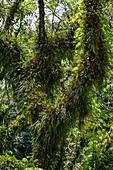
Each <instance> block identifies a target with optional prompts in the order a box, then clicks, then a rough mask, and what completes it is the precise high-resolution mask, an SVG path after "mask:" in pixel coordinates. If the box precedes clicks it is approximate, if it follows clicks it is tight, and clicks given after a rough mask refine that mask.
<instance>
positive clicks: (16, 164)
mask: <svg viewBox="0 0 113 170" xmlns="http://www.w3.org/2000/svg"><path fill="white" fill-rule="evenodd" d="M35 164H36V163H29V162H28V159H27V158H23V159H22V160H21V161H20V160H18V159H16V158H15V156H14V155H12V152H11V151H9V152H8V153H5V154H3V155H0V169H1V170H9V169H15V170H41V168H38V167H37V166H35Z"/></svg>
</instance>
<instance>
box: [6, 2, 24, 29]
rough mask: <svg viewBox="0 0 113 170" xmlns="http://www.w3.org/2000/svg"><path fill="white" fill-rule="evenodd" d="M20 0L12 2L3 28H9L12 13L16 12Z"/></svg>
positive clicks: (12, 17)
mask: <svg viewBox="0 0 113 170" xmlns="http://www.w3.org/2000/svg"><path fill="white" fill-rule="evenodd" d="M20 2H21V0H16V1H15V2H14V4H13V6H12V7H11V9H10V12H9V15H8V16H7V18H6V22H5V27H4V29H5V30H9V27H10V25H11V23H12V21H13V19H14V15H15V13H16V12H17V10H18V8H19V4H20Z"/></svg>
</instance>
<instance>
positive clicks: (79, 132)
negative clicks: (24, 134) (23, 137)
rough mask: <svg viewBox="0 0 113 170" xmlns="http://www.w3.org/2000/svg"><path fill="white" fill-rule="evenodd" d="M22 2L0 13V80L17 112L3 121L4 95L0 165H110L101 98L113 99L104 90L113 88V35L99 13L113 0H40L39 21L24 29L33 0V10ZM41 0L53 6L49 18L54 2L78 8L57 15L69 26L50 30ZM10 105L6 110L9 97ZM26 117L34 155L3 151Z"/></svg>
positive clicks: (0, 113)
mask: <svg viewBox="0 0 113 170" xmlns="http://www.w3.org/2000/svg"><path fill="white" fill-rule="evenodd" d="M72 2H73V3H75V1H72ZM27 3H28V6H29V2H27ZM27 3H26V2H21V1H19V0H15V2H14V3H13V5H10V8H9V9H8V11H5V9H4V8H3V11H2V12H1V16H2V17H1V18H3V19H1V20H2V22H3V24H2V25H1V27H0V44H1V46H0V80H1V82H4V81H6V82H7V83H8V89H7V93H8V94H10V93H11V98H12V99H11V100H12V101H13V103H15V105H16V109H17V110H18V111H19V115H18V116H17V118H16V119H15V120H14V121H13V122H11V123H10V124H8V126H6V125H5V123H4V119H5V118H4V115H8V114H9V113H8V110H7V108H5V106H4V107H3V103H2V102H1V104H0V125H1V126H0V153H1V156H0V161H1V163H0V168H1V169H8V168H9V169H12V168H15V169H18V168H20V169H33V168H34V169H38V167H40V168H43V169H76V168H78V169H100V168H101V169H102V168H103V169H110V170H111V168H112V167H113V159H112V158H113V148H112V143H113V124H112V120H113V117H112V114H111V112H110V113H109V110H108V109H107V107H106V104H105V103H104V100H105V98H107V99H109V100H110V101H111V102H110V103H112V99H111V98H112V95H111V96H110V95H106V94H105V92H107V94H110V93H112V90H113V89H112V86H111V84H112V71H111V68H112V45H113V44H112V40H113V39H112V35H113V34H112V28H110V27H111V25H109V22H108V18H107V16H104V14H105V11H107V10H108V11H110V10H111V11H112V1H110V0H109V1H108V0H106V1H103V0H98V1H97V0H82V1H80V2H77V3H76V5H75V4H74V5H72V4H71V2H70V3H69V2H68V1H58V2H56V1H54V2H51V1H49V2H46V1H43V0H39V1H38V9H39V22H38V26H37V25H36V28H35V31H34V30H33V29H32V28H31V27H29V29H28V30H27V31H28V33H27V31H26V30H25V28H26V20H27V18H26V16H28V15H29V14H30V15H31V14H32V15H33V10H34V11H35V10H36V6H35V5H34V3H33V1H31V3H32V5H31V4H30V5H31V6H32V8H33V9H31V8H30V7H29V8H28V9H26V5H27ZM44 3H46V5H47V6H48V7H49V8H50V9H54V11H53V13H52V14H53V20H54V17H55V15H56V14H55V9H56V8H57V5H58V4H63V5H64V7H65V8H64V9H65V13H66V14H67V12H68V11H67V9H68V8H69V9H70V8H71V10H73V8H76V13H75V14H74V16H72V17H69V15H67V18H65V19H64V22H63V23H62V24H61V21H59V23H58V25H61V27H64V28H66V29H64V30H63V31H64V32H63V33H58V32H57V29H58V28H59V30H60V29H61V28H60V26H59V27H58V28H57V29H55V28H54V27H55V24H54V23H53V20H52V24H51V32H50V30H49V22H47V21H45V18H46V17H45V6H44ZM2 5H4V3H3V4H2ZM55 5H56V6H55ZM66 5H67V7H68V8H67V7H66ZM51 6H52V7H51ZM72 7H73V8H72ZM106 7H108V8H107V9H106ZM69 12H70V11H69ZM5 13H6V14H7V15H6V17H5ZM68 14H69V13H68ZM4 17H5V20H4ZM14 21H15V22H14ZM46 22H47V23H46ZM66 22H67V25H66V26H64V25H65V23H66ZM16 24H17V26H16ZM27 24H29V21H28V22H27ZM63 24H64V25H63ZM18 25H19V26H18ZM24 27H25V28H24ZM48 30H49V31H48ZM65 30H66V31H65ZM25 31H26V32H25ZM60 32H61V31H60ZM108 82H109V84H110V87H108V86H107V85H106V84H107V83H108ZM10 91H11V92H10ZM96 96H98V98H97V99H96ZM1 101H2V100H1ZM5 105H6V103H5ZM7 105H8V108H9V112H10V111H11V109H12V103H11V101H9V103H8V104H7ZM101 107H102V109H100V108H101ZM111 107H112V104H111ZM6 119H7V118H6ZM104 119H105V120H107V122H105V120H104ZM26 122H29V123H30V124H31V125H32V127H33V131H34V134H33V139H32V145H33V146H32V147H33V149H32V156H31V157H28V158H23V159H22V161H19V160H17V159H16V158H15V157H14V156H11V155H10V153H9V154H8V153H7V151H8V148H9V146H10V144H11V143H12V141H13V139H14V138H15V137H16V135H17V134H18V133H19V132H20V131H21V129H22V128H23V127H24V126H25V125H26ZM97 122H98V123H97Z"/></svg>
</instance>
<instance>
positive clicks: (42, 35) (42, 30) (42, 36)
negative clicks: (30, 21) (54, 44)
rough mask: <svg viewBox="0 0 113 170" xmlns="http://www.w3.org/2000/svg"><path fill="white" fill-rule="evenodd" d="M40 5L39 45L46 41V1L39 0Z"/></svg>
mask: <svg viewBox="0 0 113 170" xmlns="http://www.w3.org/2000/svg"><path fill="white" fill-rule="evenodd" d="M38 4H39V44H41V43H43V42H44V41H45V36H46V33H45V20H44V17H45V12H44V1H43V0H38Z"/></svg>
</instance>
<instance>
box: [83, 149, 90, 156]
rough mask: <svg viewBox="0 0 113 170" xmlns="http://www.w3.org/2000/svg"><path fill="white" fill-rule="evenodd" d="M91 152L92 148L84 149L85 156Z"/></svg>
mask: <svg viewBox="0 0 113 170" xmlns="http://www.w3.org/2000/svg"><path fill="white" fill-rule="evenodd" d="M91 152H92V148H90V149H88V150H86V151H85V153H84V154H85V155H86V156H88V155H90V153H91Z"/></svg>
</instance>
